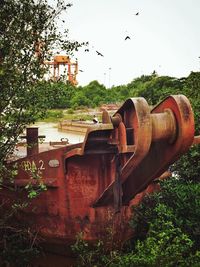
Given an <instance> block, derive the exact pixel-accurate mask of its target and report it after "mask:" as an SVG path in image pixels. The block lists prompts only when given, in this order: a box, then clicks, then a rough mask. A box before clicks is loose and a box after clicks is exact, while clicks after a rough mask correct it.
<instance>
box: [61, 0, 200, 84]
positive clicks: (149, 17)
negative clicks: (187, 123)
mask: <svg viewBox="0 0 200 267" xmlns="http://www.w3.org/2000/svg"><path fill="white" fill-rule="evenodd" d="M71 2H72V3H73V6H72V7H71V8H70V9H69V10H68V11H67V15H65V16H66V17H65V23H64V24H63V25H64V26H65V27H66V28H68V29H69V31H70V32H69V33H70V34H69V36H70V39H72V40H77V41H80V42H81V41H88V42H89V52H85V51H84V50H85V49H84V48H82V49H80V51H79V52H78V53H76V54H75V56H76V57H77V58H78V63H79V68H80V69H81V70H83V72H79V74H78V76H77V79H78V82H79V85H86V84H88V83H89V82H90V81H92V80H98V81H99V82H100V83H104V84H105V85H106V86H107V87H110V86H112V85H120V84H127V83H129V82H131V81H132V80H133V79H134V78H136V77H139V76H140V75H142V74H147V75H148V74H151V73H152V72H153V71H154V70H155V71H156V72H157V73H158V74H159V75H169V76H174V77H184V76H187V75H189V73H190V72H191V71H199V70H200V0H72V1H71ZM137 12H139V14H138V15H135V14H136V13H137ZM126 36H129V37H130V39H128V40H125V37H126ZM96 51H99V52H100V53H102V54H103V55H104V56H103V57H102V56H100V55H97V53H96Z"/></svg>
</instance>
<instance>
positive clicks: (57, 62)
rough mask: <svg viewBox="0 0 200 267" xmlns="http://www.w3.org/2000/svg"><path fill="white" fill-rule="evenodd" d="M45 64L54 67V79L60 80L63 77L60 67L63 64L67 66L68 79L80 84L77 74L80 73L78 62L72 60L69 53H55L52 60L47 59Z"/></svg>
mask: <svg viewBox="0 0 200 267" xmlns="http://www.w3.org/2000/svg"><path fill="white" fill-rule="evenodd" d="M44 64H45V65H49V66H52V67H53V81H58V80H59V79H60V78H61V75H60V68H61V66H63V67H64V68H66V76H67V81H69V82H70V83H71V84H72V85H74V86H76V85H77V84H78V82H77V79H76V76H77V74H78V62H77V61H76V62H72V61H71V59H70V57H69V56H67V55H55V56H54V57H53V60H52V61H45V62H44Z"/></svg>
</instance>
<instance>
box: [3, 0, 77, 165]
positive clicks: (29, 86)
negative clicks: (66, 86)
mask: <svg viewBox="0 0 200 267" xmlns="http://www.w3.org/2000/svg"><path fill="white" fill-rule="evenodd" d="M70 6H71V4H66V3H65V2H64V1H63V0H58V1H57V3H56V5H55V7H52V6H50V5H49V4H48V2H47V1H46V0H41V1H39V0H38V1H34V0H31V1H30V0H20V1H19V0H2V1H0V98H1V103H0V114H1V115H0V162H1V164H2V160H4V159H5V158H6V156H7V155H8V154H9V153H10V152H12V150H13V147H14V145H15V143H16V142H17V138H18V136H19V134H21V132H22V130H23V129H24V128H25V126H26V125H27V124H30V123H33V122H34V121H35V119H36V117H38V115H39V116H42V115H43V114H44V111H45V109H46V108H47V107H48V106H47V101H45V98H46V95H47V94H48V92H46V95H45V93H44V92H43V91H45V86H44V84H42V86H41V83H38V80H41V79H42V78H43V75H44V73H45V71H46V67H45V66H44V64H42V63H43V61H44V59H45V58H46V56H48V51H49V50H50V49H52V48H53V47H55V46H56V47H57V49H62V50H63V49H65V50H66V49H67V52H69V53H70V52H72V51H73V50H74V49H78V47H79V46H80V45H81V44H79V43H78V42H72V43H71V42H70V41H69V40H68V31H67V30H66V31H65V32H64V33H62V34H61V33H60V32H59V31H58V28H57V21H58V17H59V15H60V14H61V12H62V11H65V10H66V9H67V8H68V7H70Z"/></svg>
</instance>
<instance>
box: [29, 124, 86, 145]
mask: <svg viewBox="0 0 200 267" xmlns="http://www.w3.org/2000/svg"><path fill="white" fill-rule="evenodd" d="M34 127H38V128H39V135H45V136H46V138H45V140H44V142H50V141H53V142H55V141H61V138H64V139H63V141H65V138H67V139H68V140H69V143H70V144H76V143H80V142H83V140H84V136H85V135H84V134H83V133H77V132H76V133H75V132H66V131H61V130H59V129H58V127H57V123H52V122H50V123H47V122H38V123H36V124H34Z"/></svg>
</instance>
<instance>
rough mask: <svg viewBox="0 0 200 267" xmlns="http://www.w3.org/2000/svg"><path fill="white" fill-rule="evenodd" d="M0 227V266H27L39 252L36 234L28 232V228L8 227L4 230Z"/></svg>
mask: <svg viewBox="0 0 200 267" xmlns="http://www.w3.org/2000/svg"><path fill="white" fill-rule="evenodd" d="M5 229H6V228H5V227H4V231H2V228H1V229H0V235H1V242H2V243H3V246H1V251H0V259H1V264H2V265H1V266H15V267H27V266H29V263H31V262H32V261H33V260H34V259H36V258H37V257H38V256H39V254H40V248H39V246H38V244H37V236H36V234H33V233H31V232H30V229H26V228H24V229H23V228H22V227H21V226H20V227H19V228H14V227H9V228H7V229H6V231H5Z"/></svg>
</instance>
